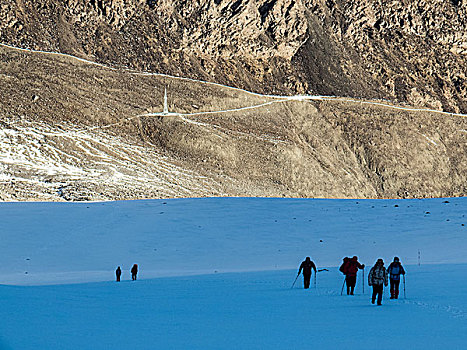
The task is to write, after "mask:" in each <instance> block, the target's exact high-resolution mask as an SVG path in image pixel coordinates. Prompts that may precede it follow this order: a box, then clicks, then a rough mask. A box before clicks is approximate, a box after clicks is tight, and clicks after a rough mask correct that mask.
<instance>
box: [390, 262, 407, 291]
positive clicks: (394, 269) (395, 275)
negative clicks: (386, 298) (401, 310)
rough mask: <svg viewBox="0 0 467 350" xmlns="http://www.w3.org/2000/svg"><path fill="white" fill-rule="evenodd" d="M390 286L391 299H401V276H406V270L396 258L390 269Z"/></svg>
mask: <svg viewBox="0 0 467 350" xmlns="http://www.w3.org/2000/svg"><path fill="white" fill-rule="evenodd" d="M388 275H389V284H390V286H391V288H390V290H391V299H397V298H398V297H399V284H400V283H401V275H405V270H404V268H403V267H402V264H401V263H400V261H399V258H398V257H397V256H396V257H394V261H393V262H392V263H391V264H390V265H389V267H388Z"/></svg>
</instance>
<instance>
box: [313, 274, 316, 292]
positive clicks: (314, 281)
mask: <svg viewBox="0 0 467 350" xmlns="http://www.w3.org/2000/svg"><path fill="white" fill-rule="evenodd" d="M313 283H314V284H315V289H316V272H315V278H314V280H313Z"/></svg>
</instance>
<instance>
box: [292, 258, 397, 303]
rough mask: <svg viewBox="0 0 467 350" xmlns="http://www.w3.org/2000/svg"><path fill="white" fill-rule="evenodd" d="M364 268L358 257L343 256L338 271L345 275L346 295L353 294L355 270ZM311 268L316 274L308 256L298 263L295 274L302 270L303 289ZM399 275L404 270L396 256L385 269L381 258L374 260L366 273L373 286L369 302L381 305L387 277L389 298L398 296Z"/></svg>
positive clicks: (308, 278)
mask: <svg viewBox="0 0 467 350" xmlns="http://www.w3.org/2000/svg"><path fill="white" fill-rule="evenodd" d="M364 268H365V265H364V264H360V262H359V261H358V257H356V256H354V257H352V258H349V257H345V258H344V261H343V263H342V265H341V266H340V268H339V271H340V272H342V273H343V274H344V275H345V280H344V284H345V285H347V295H354V289H355V285H356V283H357V272H358V270H363V269H364ZM312 270H314V272H315V276H316V272H317V270H316V265H315V263H314V262H313V261H311V259H310V257H306V259H305V260H304V261H303V262H302V263H301V264H300V268H299V269H298V274H297V277H298V276H300V273H301V272H302V271H303V284H304V287H305V289H308V288H310V280H311V272H312ZM320 271H321V270H320ZM401 275H405V270H404V267H403V266H402V264H401V262H400V261H399V258H398V257H397V256H396V257H394V261H393V262H392V263H391V264H390V265H389V267H388V268H387V269H386V268H385V267H384V261H383V259H378V260H376V263H375V265H374V266H373V267H372V268H371V270H370V273H369V274H368V285H369V286H371V287H373V294H372V296H371V303H372V304H374V303H375V301H376V303H377V305H381V302H382V300H383V289H384V287H385V286H386V287H387V285H388V279H389V282H390V291H391V299H397V298H399V284H400V280H401ZM295 280H296V279H295ZM342 288H344V286H342Z"/></svg>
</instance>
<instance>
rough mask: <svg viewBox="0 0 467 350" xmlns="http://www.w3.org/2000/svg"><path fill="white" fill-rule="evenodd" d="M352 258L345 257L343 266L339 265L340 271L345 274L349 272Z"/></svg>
mask: <svg viewBox="0 0 467 350" xmlns="http://www.w3.org/2000/svg"><path fill="white" fill-rule="evenodd" d="M349 261H350V258H348V257H346V258H344V262H343V263H342V265H341V267H339V271H340V272H342V273H343V274H344V275H345V274H347V268H348V265H349Z"/></svg>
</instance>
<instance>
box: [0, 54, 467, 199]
mask: <svg viewBox="0 0 467 350" xmlns="http://www.w3.org/2000/svg"><path fill="white" fill-rule="evenodd" d="M0 62H1V70H0V101H1V102H2V103H0V199H3V200H15V199H16V200H34V199H35V200H102V199H133V198H165V197H186V196H189V197H192V196H225V195H229V196H287V197H340V198H342V197H345V198H373V197H375V198H383V197H399V198H411V197H432V196H436V197H441V196H465V195H466V194H467V188H466V183H467V181H466V180H467V159H466V156H465V155H466V154H467V142H466V136H467V119H466V118H465V116H462V115H455V114H450V113H439V112H436V111H431V112H430V111H427V110H414V109H411V108H406V107H400V106H397V105H393V104H391V103H388V102H384V101H383V102H382V101H371V100H355V99H346V98H323V97H311V96H308V97H300V96H296V97H280V96H266V95H259V94H252V93H249V92H247V91H243V90H239V89H233V88H229V87H226V86H221V85H217V84H211V83H205V82H200V81H194V80H190V79H182V78H173V77H168V76H164V75H158V74H146V73H139V72H136V71H132V70H128V69H120V68H108V67H105V66H101V65H96V64H92V63H88V62H84V61H82V60H77V59H75V58H72V57H68V56H63V55H56V54H44V53H36V52H30V51H29V50H17V49H12V48H7V47H0ZM165 88H167V91H168V93H167V95H168V101H169V103H168V105H169V111H170V112H176V113H178V115H165V116H164V115H158V114H155V113H154V112H159V111H162V109H163V108H162V103H163V96H164V89H165Z"/></svg>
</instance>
